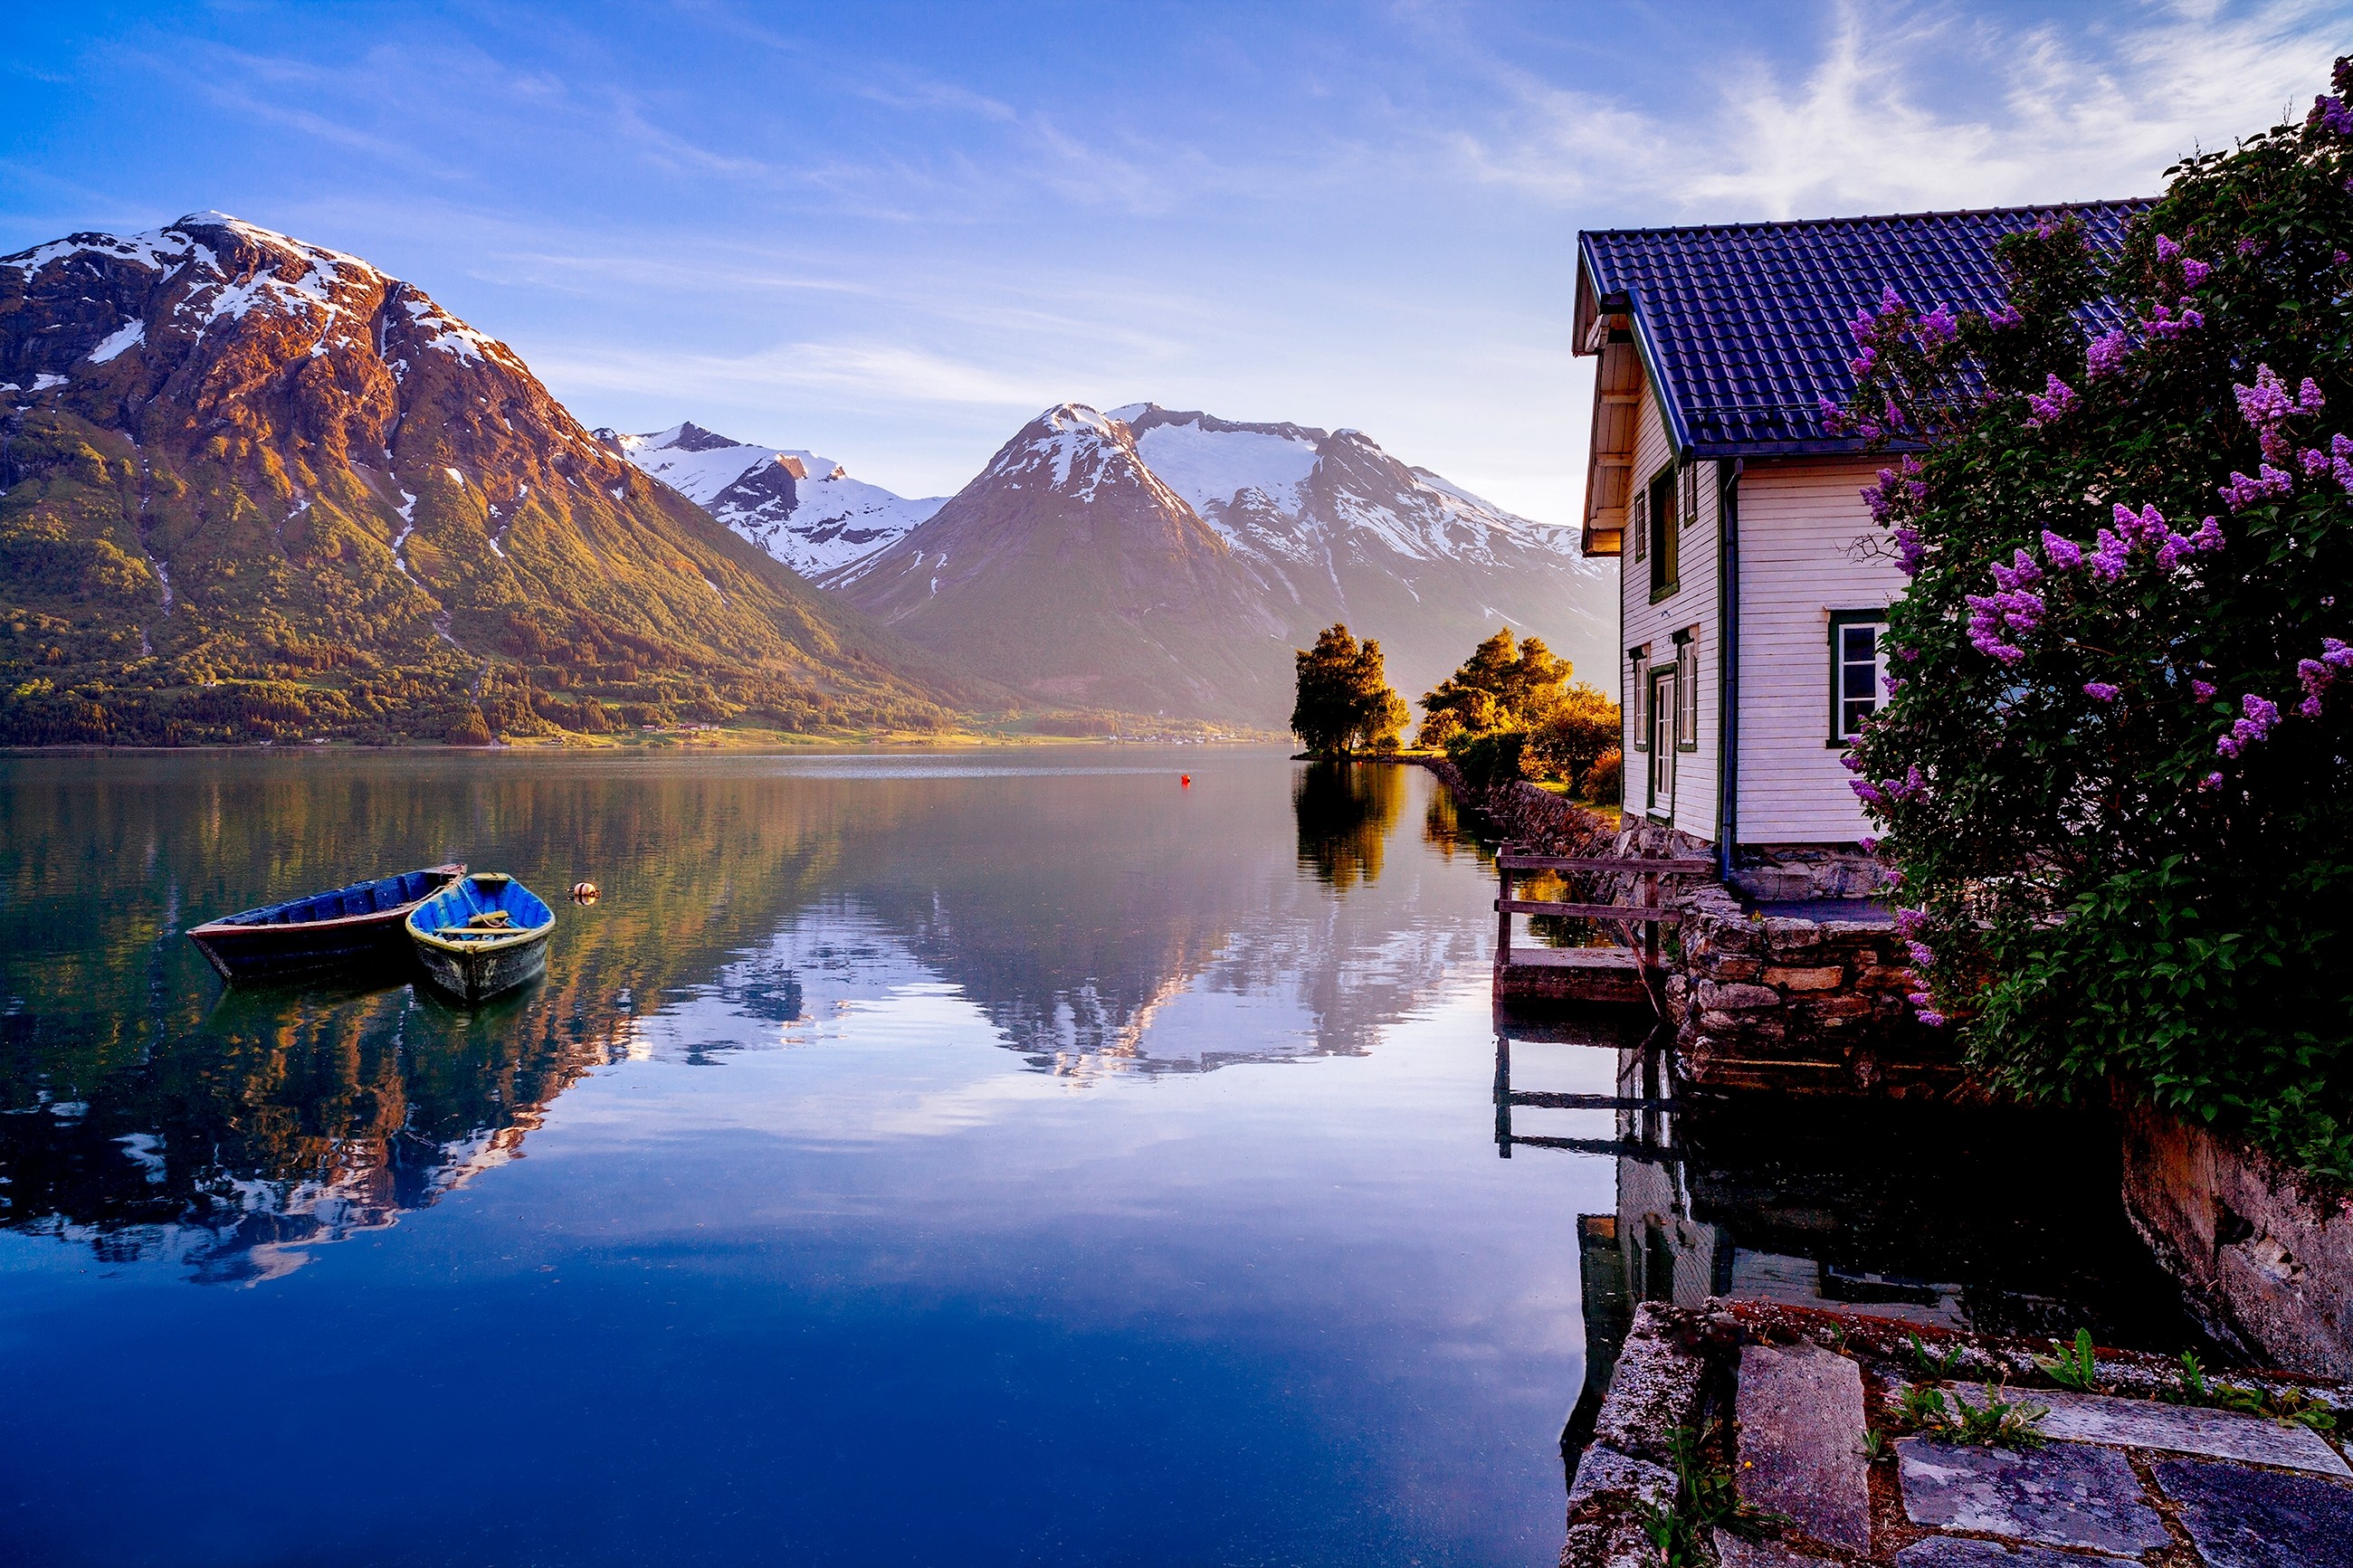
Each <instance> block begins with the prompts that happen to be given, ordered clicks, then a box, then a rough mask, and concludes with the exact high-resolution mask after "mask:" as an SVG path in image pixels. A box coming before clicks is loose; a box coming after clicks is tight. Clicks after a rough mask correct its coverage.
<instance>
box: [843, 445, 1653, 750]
mask: <svg viewBox="0 0 2353 1568" xmlns="http://www.w3.org/2000/svg"><path fill="white" fill-rule="evenodd" d="M818 581H819V582H820V584H822V585H825V586H828V587H832V588H836V589H838V590H839V591H840V592H841V593H843V594H845V595H848V596H849V598H850V599H851V600H852V601H853V602H854V603H856V604H857V605H860V607H861V608H864V609H867V610H869V611H871V612H872V613H873V614H875V615H877V616H880V617H881V618H882V619H883V620H884V621H886V622H888V623H890V624H892V625H893V626H896V627H897V628H898V629H899V630H900V631H902V632H903V633H904V634H905V635H906V636H907V637H910V638H911V639H913V641H915V642H917V643H919V644H923V645H925V646H928V647H933V648H934V649H936V650H938V651H940V652H942V653H944V654H946V655H947V656H949V657H950V658H952V659H954V660H955V662H956V663H957V664H958V665H959V666H960V667H962V668H969V669H971V670H972V671H974V672H975V673H977V674H985V675H987V676H989V677H991V678H993V679H998V680H1001V681H1003V682H1005V683H1007V684H1008V685H1012V686H1015V687H1017V688H1019V689H1027V690H1029V691H1031V692H1033V693H1035V694H1036V695H1038V696H1039V697H1043V698H1047V699H1050V700H1060V701H1070V702H1082V703H1089V704H1094V705H1100V706H1103V707H1113V708H1124V709H1129V710H1145V711H1155V710H1156V711H1165V712H1170V713H1178V714H1186V715H1193V716H1198V717H1203V718H1211V719H1235V720H1244V721H1252V722H1257V723H1261V724H1265V725H1269V726H1279V725H1280V724H1281V723H1282V721H1283V720H1284V718H1285V717H1286V716H1287V714H1288V713H1289V711H1290V702H1291V689H1292V673H1293V666H1292V650H1293V648H1295V647H1304V646H1305V645H1306V644H1307V643H1308V642H1310V641H1311V640H1313V638H1314V634H1315V632H1316V631H1317V630H1318V629H1319V628H1321V627H1323V626H1328V625H1330V624H1331V623H1332V622H1334V621H1335V620H1336V621H1345V622H1346V623H1347V624H1348V625H1349V626H1351V627H1352V628H1353V629H1354V630H1355V631H1356V632H1357V633H1358V635H1360V636H1369V637H1377V638H1379V639H1380V642H1381V646H1382V648H1383V649H1384V651H1385V653H1386V654H1387V656H1388V668H1389V673H1390V678H1391V679H1392V681H1393V682H1394V683H1395V684H1396V685H1397V686H1398V689H1400V690H1402V691H1404V692H1406V693H1407V694H1408V695H1409V696H1412V695H1419V693H1420V692H1422V691H1424V690H1427V689H1429V688H1430V686H1432V685H1435V684H1436V683H1437V681H1438V680H1439V679H1440V678H1442V677H1443V676H1444V675H1445V674H1446V673H1447V672H1448V671H1449V670H1451V669H1452V668H1453V667H1454V666H1455V665H1456V664H1458V663H1460V662H1461V659H1462V658H1463V657H1464V656H1465V655H1467V654H1468V653H1469V652H1470V650H1471V648H1472V647H1473V646H1474V645H1475V644H1476V643H1477V642H1478V641H1479V640H1480V639H1481V638H1482V637H1486V636H1487V635H1489V634H1490V633H1492V632H1493V631H1494V630H1495V628H1496V627H1497V626H1513V627H1514V628H1515V629H1517V630H1519V631H1521V632H1524V633H1525V632H1535V633H1536V634H1538V635H1539V636H1541V637H1544V638H1545V639H1546V641H1547V642H1549V643H1551V644H1552V645H1553V647H1555V648H1556V650H1558V651H1560V652H1563V653H1566V654H1567V655H1568V656H1569V657H1570V658H1572V659H1574V660H1576V661H1577V663H1578V664H1579V665H1580V666H1581V667H1582V668H1584V669H1585V671H1586V672H1587V674H1588V677H1590V678H1597V679H1601V680H1602V681H1604V682H1605V683H1606V682H1607V681H1608V679H1609V676H1610V674H1611V672H1612V670H1613V668H1614V665H1613V663H1612V660H1611V658H1610V656H1609V641H1608V638H1609V616H1610V603H1609V584H1608V580H1607V578H1606V577H1605V576H1604V575H1603V574H1602V572H1601V571H1600V569H1599V563H1588V562H1587V561H1585V560H1584V559H1583V558H1582V557H1581V556H1580V554H1579V553H1578V551H1577V543H1576V535H1575V533H1574V532H1573V531H1570V530H1568V529H1562V528H1551V527H1546V525H1544V524H1541V523H1536V522H1533V521H1529V520H1528V519H1525V518H1522V517H1516V516H1514V515H1513V514H1511V513H1509V512H1506V511H1504V510H1502V509H1501V508H1499V507H1496V506H1493V505H1492V504H1491V503H1489V502H1487V501H1484V500H1480V499H1479V498H1478V497H1476V496H1474V495H1472V494H1470V493H1469V492H1467V491H1465V490H1463V489H1461V488H1460V487H1458V486H1455V485H1451V484H1449V483H1448V482H1447V481H1446V480H1444V479H1440V477H1439V476H1438V475H1436V474H1434V473H1431V472H1430V470H1428V469H1426V468H1411V467H1409V466H1407V465H1406V464H1404V463H1401V462H1399V461H1398V459H1397V458H1393V457H1391V456H1390V455H1389V454H1388V452H1386V451H1384V450H1382V448H1381V447H1380V446H1379V445H1378V444H1377V442H1375V441H1373V440H1372V439H1371V438H1370V437H1366V436H1365V435H1364V434H1362V433H1361V432H1358V431H1354V430H1339V431H1324V430H1319V429H1314V428H1313V427H1310V426H1299V425H1287V424H1282V425H1277V424H1240V423H1236V422H1234V421H1231V420H1225V419H1219V418H1215V417H1213V416H1209V415H1207V414H1202V413H1198V412H1173V411H1171V410H1168V409H1165V408H1162V407H1160V406H1159V405H1156V404H1150V403H1143V404H1134V405H1129V406H1127V407H1124V408H1117V409H1113V411H1112V412H1111V413H1109V414H1103V413H1100V412H1098V411H1096V410H1095V409H1092V408H1090V407H1087V406H1085V405H1080V404H1062V405H1058V406H1056V407H1054V408H1050V409H1048V410H1047V411H1046V412H1045V413H1044V414H1042V415H1040V416H1039V417H1038V418H1036V419H1035V420H1032V421H1031V422H1030V423H1029V425H1028V426H1025V427H1024V428H1023V429H1022V430H1021V431H1020V432H1019V433H1018V435H1016V436H1015V437H1014V438H1013V439H1012V440H1011V441H1008V443H1006V445H1005V446H1004V447H1002V448H1001V449H999V451H998V452H997V456H996V457H995V458H993V459H992V460H991V461H990V463H989V465H988V467H987V468H986V469H984V470H983V471H982V473H981V474H980V476H979V477H978V478H976V479H974V480H973V481H972V483H971V484H969V485H966V486H965V489H963V490H962V491H961V492H959V493H958V494H957V495H955V497H954V498H952V499H951V500H948V501H947V502H946V503H945V504H944V505H943V506H942V507H941V508H940V509H939V510H938V511H937V512H936V513H935V514H934V516H932V517H931V519H930V520H929V521H925V522H924V523H923V524H922V525H921V526H920V527H917V528H915V529H914V530H913V531H910V532H909V533H908V534H906V535H905V537H903V538H902V539H900V540H898V541H897V542H894V543H892V544H891V545H889V546H887V547H885V548H883V549H881V550H879V551H876V552H873V553H872V554H870V555H868V556H866V557H864V558H862V559H860V560H859V561H856V562H853V563H850V564H849V565H847V566H844V567H840V568H837V569H835V570H834V571H833V572H831V573H829V574H825V575H824V576H822V577H820V578H819V579H818Z"/></svg>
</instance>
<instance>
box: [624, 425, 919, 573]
mask: <svg viewBox="0 0 2353 1568" xmlns="http://www.w3.org/2000/svg"><path fill="white" fill-rule="evenodd" d="M596 438H597V439H598V440H600V441H603V442H605V443H606V444H607V445H608V446H610V447H613V449H614V450H616V451H617V452H620V453H621V454H623V455H624V456H626V457H627V458H628V459H629V461H631V462H632V463H635V464H636V465H637V466H638V468H640V469H642V470H643V471H644V472H646V473H648V474H650V475H651V476H652V477H654V478H655V479H659V480H661V481H662V482H663V483H664V484H667V485H670V487H672V488H673V489H677V490H678V491H679V492H680V493H681V494H682V495H684V496H685V497H686V498H687V500H691V501H692V502H694V503H695V504H696V505H697V506H700V507H701V508H702V510H705V511H707V512H709V513H710V514H711V515H712V516H713V517H715V518H717V519H718V520H719V521H722V522H723V523H725V524H726V525H727V526H728V527H730V528H732V529H733V530H734V531H736V532H737V533H739V534H741V535H742V536H743V537H744V538H745V539H748V540H750V541H751V542H753V543H754V544H756V545H758V546H759V547H760V548H761V549H763V550H765V551H766V552H768V553H769V554H771V555H773V556H775V557H776V559H777V560H779V561H781V562H783V563H785V564H786V565H787V566H789V567H791V568H792V569H793V570H794V571H796V572H797V573H799V574H801V575H802V576H804V577H816V576H818V575H819V574H822V573H826V572H831V571H836V570H838V569H839V568H841V567H843V566H847V565H849V563H852V562H855V561H857V560H860V558H862V557H864V556H867V555H871V554H872V553H873V552H875V551H877V550H880V549H881V548H883V547H884V546H885V545H888V544H890V543H891V542H893V541H894V540H896V539H897V538H898V537H899V536H900V535H901V534H903V533H905V532H906V531H908V530H909V529H911V528H913V527H915V526H916V525H917V524H919V523H922V522H923V521H926V520H928V519H929V518H930V517H931V515H932V514H933V513H934V512H935V511H937V510H940V507H941V505H942V504H943V503H944V501H945V500H947V498H946V497H945V496H932V497H929V498H927V499H921V500H910V499H908V498H906V497H904V496H898V495H893V494H892V492H890V491H889V490H886V489H883V488H882V487H881V486H880V485H870V484H867V483H865V482H864V481H863V480H860V479H851V478H850V477H849V470H848V469H846V468H843V467H842V466H841V465H840V464H839V463H837V462H835V461H833V459H831V458H820V457H818V456H817V454H815V453H814V452H806V451H801V450H798V449H797V448H793V447H760V446H754V445H752V444H749V443H747V442H743V441H735V440H731V439H730V438H729V437H724V436H721V435H717V434H715V433H713V432H712V431H709V430H705V429H704V428H702V426H699V425H695V424H691V423H687V424H681V425H674V426H671V427H670V428H669V429H667V430H657V431H655V432H653V433H652V434H650V435H644V436H627V435H623V434H621V433H620V432H618V431H616V430H610V429H600V430H598V431H597V432H596Z"/></svg>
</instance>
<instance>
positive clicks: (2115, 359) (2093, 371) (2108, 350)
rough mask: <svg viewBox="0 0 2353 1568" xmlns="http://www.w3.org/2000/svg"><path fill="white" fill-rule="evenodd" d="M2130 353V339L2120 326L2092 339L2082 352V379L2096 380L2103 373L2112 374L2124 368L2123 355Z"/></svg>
mask: <svg viewBox="0 0 2353 1568" xmlns="http://www.w3.org/2000/svg"><path fill="white" fill-rule="evenodd" d="M2128 353H2132V342H2131V340H2129V339H2128V338H2126V336H2125V330H2124V329H2123V328H2122V327H2118V328H2116V330H2115V331H2110V332H2106V333H2104V334H2103V335H2101V336H2099V337H2096V338H2094V339H2093V340H2092V346H2091V348H2090V349H2088V350H2087V351H2085V353H2084V380H2086V381H2097V380H2099V379H2100V378H2101V377H2102V376H2104V375H2114V374H2116V372H2117V371H2119V370H2122V369H2123V368H2124V363H2125V356H2126V354H2128Z"/></svg>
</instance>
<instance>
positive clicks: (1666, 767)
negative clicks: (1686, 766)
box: [1642, 664, 1682, 822]
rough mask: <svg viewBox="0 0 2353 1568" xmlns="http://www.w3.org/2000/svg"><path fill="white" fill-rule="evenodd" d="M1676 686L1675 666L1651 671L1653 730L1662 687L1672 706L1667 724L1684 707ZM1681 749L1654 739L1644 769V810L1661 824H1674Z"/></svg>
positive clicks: (1649, 702) (1667, 665) (1650, 702)
mask: <svg viewBox="0 0 2353 1568" xmlns="http://www.w3.org/2000/svg"><path fill="white" fill-rule="evenodd" d="M1675 684H1676V672H1675V667H1674V666H1673V665H1671V664H1662V665H1658V666H1656V667H1654V668H1652V669H1651V684H1650V693H1649V700H1648V704H1647V706H1648V707H1649V708H1650V710H1651V729H1653V730H1655V729H1657V728H1658V704H1659V698H1660V695H1661V693H1660V690H1659V689H1660V688H1661V687H1662V686H1663V687H1665V688H1666V692H1665V697H1666V700H1667V702H1668V703H1669V704H1670V707H1669V710H1668V711H1669V714H1670V718H1669V723H1670V724H1672V722H1673V720H1672V713H1673V711H1674V709H1675V708H1677V707H1680V706H1681V703H1680V701H1679V700H1678V699H1677V697H1676V695H1675V689H1674V688H1675ZM1670 733H1672V730H1671V731H1670ZM1681 750H1682V748H1681V747H1679V746H1665V747H1662V746H1660V745H1658V744H1657V743H1656V742H1655V739H1654V740H1653V743H1652V744H1651V746H1650V747H1649V752H1650V759H1651V760H1650V765H1649V767H1647V768H1646V769H1645V770H1644V773H1646V775H1647V777H1646V779H1645V787H1644V790H1643V797H1644V798H1643V804H1642V811H1643V815H1644V816H1650V817H1653V818H1656V819H1657V820H1659V821H1662V822H1672V821H1673V820H1674V816H1675V753H1676V752H1679V751H1681ZM1662 773H1664V774H1665V776H1666V782H1667V804H1666V809H1665V810H1664V812H1663V813H1662V811H1661V810H1660V807H1659V778H1660V775H1661V774H1662Z"/></svg>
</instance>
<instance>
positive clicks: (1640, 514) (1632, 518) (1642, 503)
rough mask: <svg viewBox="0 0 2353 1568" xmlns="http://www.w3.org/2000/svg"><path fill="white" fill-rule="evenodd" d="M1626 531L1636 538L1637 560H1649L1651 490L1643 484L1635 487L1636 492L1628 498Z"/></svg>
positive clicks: (1635, 551)
mask: <svg viewBox="0 0 2353 1568" xmlns="http://www.w3.org/2000/svg"><path fill="white" fill-rule="evenodd" d="M1626 531H1627V532H1628V533H1630V534H1631V535H1633V538H1634V559H1635V560H1637V561H1647V560H1649V559H1650V553H1649V552H1650V548H1651V492H1650V491H1649V489H1646V488H1643V487H1641V486H1636V487H1635V488H1634V493H1633V494H1632V495H1630V496H1628V497H1627V498H1626Z"/></svg>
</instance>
